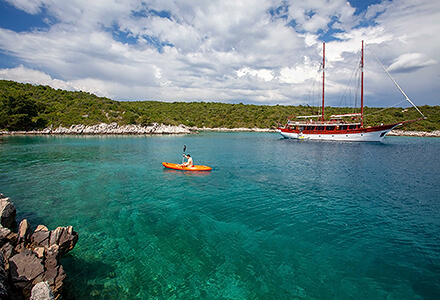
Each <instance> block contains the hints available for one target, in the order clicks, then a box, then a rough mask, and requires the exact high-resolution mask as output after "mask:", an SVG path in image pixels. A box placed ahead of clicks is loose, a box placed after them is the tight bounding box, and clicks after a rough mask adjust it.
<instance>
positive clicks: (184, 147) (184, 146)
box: [182, 145, 186, 165]
mask: <svg viewBox="0 0 440 300" xmlns="http://www.w3.org/2000/svg"><path fill="white" fill-rule="evenodd" d="M185 151H186V145H183V154H185ZM183 162H184V158H183V157H182V165H183Z"/></svg>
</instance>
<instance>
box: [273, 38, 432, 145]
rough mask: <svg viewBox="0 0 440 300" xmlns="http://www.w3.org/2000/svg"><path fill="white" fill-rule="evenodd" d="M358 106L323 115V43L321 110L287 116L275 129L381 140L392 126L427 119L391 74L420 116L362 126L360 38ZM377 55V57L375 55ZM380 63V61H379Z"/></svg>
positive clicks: (294, 135)
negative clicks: (359, 92)
mask: <svg viewBox="0 0 440 300" xmlns="http://www.w3.org/2000/svg"><path fill="white" fill-rule="evenodd" d="M361 51H362V52H361V63H360V68H361V70H360V71H361V72H360V74H361V76H360V77H361V107H360V112H358V113H351V114H341V115H331V116H330V117H329V118H325V114H324V95H325V93H324V91H325V71H324V70H325V43H324V44H323V59H322V70H323V71H322V111H321V114H315V115H310V116H299V117H295V118H293V119H289V120H288V121H287V123H286V124H285V125H284V126H283V127H278V128H277V131H278V132H279V133H280V134H281V135H282V136H283V137H284V138H288V139H300V140H304V139H307V140H308V139H310V140H324V141H347V142H381V141H382V140H383V138H384V137H385V136H386V134H387V133H389V132H390V131H391V130H392V129H393V128H395V127H397V126H399V125H402V124H405V123H411V122H415V121H419V120H423V119H426V117H425V116H424V115H423V114H422V112H421V111H420V110H419V109H418V108H417V106H415V105H414V103H413V102H412V101H411V100H410V99H409V98H408V96H407V95H406V94H405V93H404V92H403V90H402V89H401V88H400V86H399V85H398V84H397V83H396V81H395V80H394V79H393V78H392V77H391V75H390V74H389V73H388V72H387V71H386V70H385V68H384V67H383V66H382V64H381V66H382V68H383V69H384V70H385V72H386V73H387V74H388V76H390V78H391V80H392V81H393V82H394V84H395V85H396V86H397V87H398V88H399V90H400V91H401V92H402V94H403V95H404V96H405V98H406V100H407V101H409V102H410V103H411V104H412V105H413V106H414V107H415V108H416V110H417V111H418V112H419V113H420V114H421V116H422V117H421V118H418V119H414V120H409V121H402V122H398V123H393V124H386V125H384V124H380V125H377V126H368V127H365V126H364V92H363V91H364V71H363V68H364V42H363V41H362V50H361ZM376 59H377V58H376ZM379 63H380V62H379Z"/></svg>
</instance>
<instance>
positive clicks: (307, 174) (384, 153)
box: [0, 132, 440, 299]
mask: <svg viewBox="0 0 440 300" xmlns="http://www.w3.org/2000/svg"><path fill="white" fill-rule="evenodd" d="M2 139H3V141H2V142H0V170H1V172H0V192H2V193H3V194H5V195H6V196H8V197H11V199H12V201H14V203H15V205H16V206H17V211H18V216H17V220H21V219H23V218H27V219H28V220H29V221H30V223H31V225H32V226H33V227H34V228H35V226H36V225H37V224H42V223H43V224H46V225H47V226H48V227H49V229H54V228H55V227H56V226H67V225H72V226H73V227H74V229H75V230H76V231H77V232H78V233H79V235H80V239H79V242H78V244H77V245H76V247H75V249H74V250H73V251H72V252H71V253H69V254H68V255H67V256H66V257H65V258H64V259H63V266H64V267H65V270H66V272H67V274H68V283H67V288H68V298H70V299H155V298H158V299H168V298H172V299H195V298H204V299H436V298H437V299H438V298H439V297H440V283H439V281H438V278H440V267H439V266H440V236H439V234H438V233H439V232H440V204H439V203H440V201H439V200H440V196H439V194H438V189H439V183H440V162H439V159H438V157H439V154H440V150H439V149H440V140H439V139H434V138H403V137H390V138H388V139H387V141H386V142H385V143H376V144H370V143H332V142H327V143H326V142H310V141H308V142H299V141H292V140H284V139H280V138H279V136H278V135H277V134H276V133H209V132H204V133H200V134H198V135H185V136H153V137H144V136H93V137H87V136H68V137H64V136H39V137H28V136H24V137H3V138H2ZM183 145H187V153H190V154H191V155H192V156H193V157H194V162H195V163H196V164H204V165H209V166H211V167H213V171H211V172H208V173H185V172H180V171H173V170H166V169H164V168H163V167H162V165H161V163H162V161H168V162H181V160H182V150H183V149H182V147H183Z"/></svg>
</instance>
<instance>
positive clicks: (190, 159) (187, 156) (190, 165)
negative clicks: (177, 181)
mask: <svg viewBox="0 0 440 300" xmlns="http://www.w3.org/2000/svg"><path fill="white" fill-rule="evenodd" d="M183 157H185V158H186V159H187V160H188V161H187V162H186V163H183V164H182V166H184V167H192V166H193V165H194V164H193V159H192V157H191V155H189V154H188V155H186V154H183Z"/></svg>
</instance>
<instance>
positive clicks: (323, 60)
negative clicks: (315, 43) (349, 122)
mask: <svg viewBox="0 0 440 300" xmlns="http://www.w3.org/2000/svg"><path fill="white" fill-rule="evenodd" d="M324 87H325V43H322V116H321V120H322V121H323V122H324V120H325V119H324Z"/></svg>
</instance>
